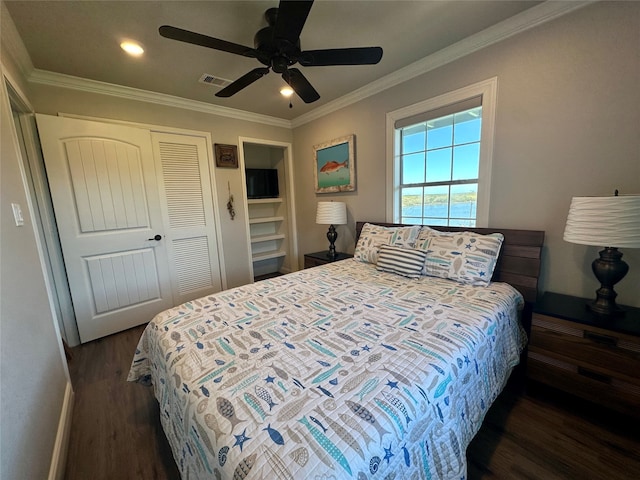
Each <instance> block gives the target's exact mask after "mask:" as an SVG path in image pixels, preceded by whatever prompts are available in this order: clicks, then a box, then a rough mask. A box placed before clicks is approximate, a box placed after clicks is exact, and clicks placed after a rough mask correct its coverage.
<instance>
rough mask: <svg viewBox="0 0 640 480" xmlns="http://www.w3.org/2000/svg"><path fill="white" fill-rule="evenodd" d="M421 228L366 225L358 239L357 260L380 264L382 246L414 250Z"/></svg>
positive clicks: (354, 256) (416, 226)
mask: <svg viewBox="0 0 640 480" xmlns="http://www.w3.org/2000/svg"><path fill="white" fill-rule="evenodd" d="M419 232H420V226H419V225H415V226H409V227H383V226H380V225H373V224H371V223H365V224H364V226H363V227H362V232H361V233H360V238H358V243H357V245H356V251H355V253H354V255H353V258H354V259H355V260H358V261H360V262H365V263H373V264H376V263H377V262H378V250H380V247H381V246H382V245H392V246H395V247H406V248H412V247H413V246H414V244H415V241H416V238H417V236H418V233H419Z"/></svg>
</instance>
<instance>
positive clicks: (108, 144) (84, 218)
mask: <svg viewBox="0 0 640 480" xmlns="http://www.w3.org/2000/svg"><path fill="white" fill-rule="evenodd" d="M36 120H37V124H38V132H39V135H40V141H41V144H42V151H43V154H44V159H45V166H46V170H47V176H48V179H49V184H50V188H51V196H52V199H53V206H54V211H55V215H56V222H57V225H58V230H59V235H60V242H61V244H62V252H63V256H64V261H65V268H66V271H67V277H68V279H69V287H70V290H71V298H72V300H73V305H74V309H75V313H76V319H77V323H78V331H79V333H80V340H81V341H82V342H87V341H89V340H93V339H95V338H99V337H103V336H106V335H110V334H112V333H115V332H119V331H121V330H125V329H127V328H131V327H134V326H136V325H140V324H142V323H144V322H148V321H149V320H150V319H151V318H152V317H153V316H154V315H155V314H156V313H158V312H160V311H162V310H165V309H167V308H169V307H171V306H173V304H174V303H173V298H172V293H171V282H170V271H169V262H168V257H167V248H166V240H165V239H164V235H165V232H164V228H163V216H162V207H161V204H160V199H159V193H158V186H157V177H156V170H155V166H154V157H153V148H152V144H151V135H150V132H149V131H148V130H144V129H139V128H133V127H128V126H121V125H112V124H103V123H99V122H91V121H86V120H77V119H70V118H62V117H52V116H48V115H36ZM156 235H160V236H161V237H163V238H162V239H160V240H154V239H153V238H154V237H155V236H156Z"/></svg>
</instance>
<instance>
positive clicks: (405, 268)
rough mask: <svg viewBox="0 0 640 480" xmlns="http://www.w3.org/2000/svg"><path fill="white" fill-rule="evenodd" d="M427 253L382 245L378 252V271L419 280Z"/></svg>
mask: <svg viewBox="0 0 640 480" xmlns="http://www.w3.org/2000/svg"><path fill="white" fill-rule="evenodd" d="M426 258H427V253H426V252H424V251H422V250H414V249H412V248H402V247H393V246H391V245H382V246H381V247H380V251H379V252H378V266H377V267H376V268H377V269H378V270H380V271H383V272H389V273H396V274H398V275H402V276H404V277H409V278H420V276H421V275H422V270H423V269H424V261H425V259H426Z"/></svg>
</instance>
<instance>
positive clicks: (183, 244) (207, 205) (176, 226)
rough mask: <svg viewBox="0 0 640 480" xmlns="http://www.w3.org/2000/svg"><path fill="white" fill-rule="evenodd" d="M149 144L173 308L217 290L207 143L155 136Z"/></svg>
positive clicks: (199, 139) (187, 137) (219, 279)
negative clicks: (154, 160) (162, 224)
mask: <svg viewBox="0 0 640 480" xmlns="http://www.w3.org/2000/svg"><path fill="white" fill-rule="evenodd" d="M151 141H152V145H153V152H154V157H155V159H156V169H157V172H158V189H159V193H160V204H161V207H162V212H163V219H164V221H163V223H164V225H165V229H164V234H165V236H164V238H165V245H166V248H167V255H168V258H169V269H170V278H171V290H172V293H173V300H174V302H175V304H176V305H177V304H180V303H184V302H186V301H188V300H193V299H195V298H198V297H201V296H204V295H207V294H210V293H213V292H218V291H220V290H222V288H223V283H222V274H221V270H222V268H221V263H220V252H219V244H218V232H217V222H216V217H215V210H214V196H213V192H212V188H211V185H212V177H211V172H210V167H209V158H208V153H207V142H206V139H205V138H204V137H199V136H192V135H176V134H169V133H158V132H152V134H151Z"/></svg>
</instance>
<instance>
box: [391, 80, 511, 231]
mask: <svg viewBox="0 0 640 480" xmlns="http://www.w3.org/2000/svg"><path fill="white" fill-rule="evenodd" d="M497 91H498V78H497V77H493V78H490V79H488V80H484V81H482V82H478V83H474V84H473V85H469V86H467V87H463V88H460V89H458V90H455V91H453V92H449V93H445V94H443V95H439V96H437V97H434V98H430V99H428V100H425V101H423V102H420V103H416V104H414V105H409V106H408V107H403V108H399V109H398V110H394V111H392V112H389V113H387V115H386V116H387V126H386V130H387V152H386V156H387V189H386V190H387V205H386V219H387V222H393V223H398V222H399V221H400V188H399V185H400V162H399V161H397V159H398V158H399V156H400V141H399V140H400V136H399V133H397V132H396V129H395V122H396V121H397V120H400V119H402V118H407V117H410V116H413V115H417V114H419V113H422V112H427V111H429V110H433V109H435V108H439V107H443V106H445V105H450V104H452V103H456V102H460V101H462V100H466V99H467V98H471V97H476V96H478V95H482V131H481V136H480V138H481V142H480V171H479V172H478V205H477V217H476V226H477V227H487V226H489V200H490V196H491V162H492V159H493V135H494V127H495V116H496V99H497Z"/></svg>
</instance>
